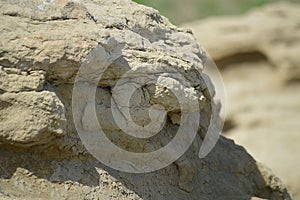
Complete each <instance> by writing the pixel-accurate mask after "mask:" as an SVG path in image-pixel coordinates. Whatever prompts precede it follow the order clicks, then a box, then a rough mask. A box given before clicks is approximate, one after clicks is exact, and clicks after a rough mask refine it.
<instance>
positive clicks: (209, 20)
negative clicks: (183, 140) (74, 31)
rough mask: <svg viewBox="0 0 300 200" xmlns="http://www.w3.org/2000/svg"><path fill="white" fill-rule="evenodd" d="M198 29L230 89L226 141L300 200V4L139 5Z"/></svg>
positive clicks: (213, 0)
mask: <svg viewBox="0 0 300 200" xmlns="http://www.w3.org/2000/svg"><path fill="white" fill-rule="evenodd" d="M135 1H136V2H138V3H141V4H145V5H148V6H151V7H153V8H155V9H157V10H159V11H160V13H161V14H162V15H164V16H166V17H167V18H169V20H170V21H171V22H172V23H173V24H176V25H179V26H181V27H185V28H188V29H191V30H192V31H193V33H194V35H195V37H196V38H197V39H198V41H199V43H200V44H201V45H202V46H203V48H204V49H205V50H206V51H207V53H208V54H209V55H210V56H211V57H212V59H213V60H214V62H215V63H216V64H217V66H218V68H219V70H220V72H221V74H222V78H223V81H224V86H225V93H226V95H227V97H226V101H227V102H226V112H227V117H226V121H225V127H224V130H223V133H222V134H223V135H224V136H225V137H228V138H230V139H233V140H234V141H235V142H236V143H237V144H239V145H242V146H244V147H245V148H246V150H247V151H248V152H249V153H250V154H251V155H252V156H253V157H254V158H255V159H256V160H257V161H258V162H261V163H263V164H265V165H266V166H268V167H269V168H270V169H271V170H272V171H273V172H274V173H275V174H276V175H277V176H278V177H280V179H281V180H282V181H283V183H284V184H285V185H287V187H288V188H289V190H290V192H291V193H292V195H293V196H294V199H300V169H299V166H300V4H299V3H300V0H285V1H279V0H278V1H277V0H185V1H182V0H135Z"/></svg>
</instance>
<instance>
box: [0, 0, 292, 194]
mask: <svg viewBox="0 0 300 200" xmlns="http://www.w3.org/2000/svg"><path fill="white" fill-rule="evenodd" d="M0 13H1V14H0V18H1V24H0V37H1V43H0V44H1V46H0V55H1V57H0V65H1V68H0V69H1V71H0V75H1V76H0V78H1V79H0V92H1V96H0V108H1V110H0V114H1V115H0V141H1V146H0V158H1V159H0V197H1V198H2V199H251V198H252V197H259V198H265V199H290V196H289V194H288V192H287V190H286V188H285V186H284V185H282V184H281V182H280V180H279V179H278V178H277V177H276V176H274V175H273V174H272V173H270V172H269V171H268V170H267V169H266V168H265V167H263V166H262V165H260V164H257V163H256V162H255V160H254V159H253V158H252V157H251V156H250V155H249V154H248V153H247V152H246V151H245V149H244V148H242V147H240V146H237V145H235V144H234V143H233V142H232V141H231V140H229V139H226V138H224V137H221V138H220V140H219V141H218V143H217V145H216V146H215V148H214V149H213V151H212V152H211V153H210V154H209V155H208V156H207V157H206V158H205V159H199V158H198V157H197V155H198V150H199V147H200V145H201V143H202V140H203V136H204V135H205V129H206V128H207V124H208V122H209V120H210V117H211V110H210V101H211V98H212V96H211V95H212V93H209V92H208V90H207V82H205V81H203V80H202V77H203V76H202V73H200V72H201V71H202V69H203V64H204V60H205V54H204V52H203V50H202V49H201V47H200V46H199V45H198V44H197V42H196V40H195V38H194V37H193V35H192V34H191V33H190V32H189V31H187V30H185V29H179V28H177V27H174V26H172V25H171V24H170V23H169V22H168V20H166V19H165V18H163V17H161V16H160V15H159V14H158V12H157V11H155V10H153V9H151V8H147V7H144V6H141V5H137V4H135V3H132V2H130V1H127V0H119V1H118V0H114V1H111V0H109V1H106V0H100V1H92V0H90V1H78V2H75V3H74V2H69V3H67V2H65V1H44V2H43V3H41V1H24V0H22V1H21V0H20V1H1V3H0ZM99 45H100V46H102V47H103V48H104V49H105V52H104V53H103V55H106V56H104V57H102V58H103V59H102V60H99V61H98V62H100V61H101V62H107V63H109V62H110V61H111V62H112V64H111V65H110V66H109V67H108V69H107V70H106V71H105V72H104V73H103V76H102V79H101V81H100V82H99V84H98V90H97V95H96V107H97V113H98V114H99V119H100V123H102V125H103V127H104V129H105V130H106V131H107V135H108V136H110V137H111V139H112V140H116V141H114V142H115V143H118V144H119V145H120V146H121V147H122V148H124V149H127V150H131V151H136V152H140V151H146V152H147V151H151V150H153V149H157V148H160V147H161V146H163V145H165V144H166V143H167V142H168V141H169V139H170V138H171V137H173V135H174V134H175V133H176V131H177V128H178V119H177V118H178V115H180V112H179V111H178V108H179V107H178V103H176V98H175V97H174V95H172V94H171V93H170V91H169V90H168V89H166V88H164V87H161V86H156V85H148V86H147V87H145V88H142V89H141V90H138V92H137V93H135V94H134V95H135V99H136V100H135V101H133V103H132V105H131V107H132V109H133V112H132V115H133V116H135V117H133V118H134V120H136V122H137V123H138V124H142V125H144V124H147V121H148V120H149V119H148V118H147V117H145V115H146V114H145V112H144V110H143V109H144V108H148V107H149V106H151V105H153V104H157V103H159V104H161V105H162V106H165V107H166V109H167V111H168V116H169V118H170V120H167V123H166V125H165V127H164V128H163V130H162V133H161V134H160V137H156V138H154V139H153V140H150V141H147V142H145V141H144V142H139V143H136V141H134V140H133V141H132V140H131V139H130V138H126V137H124V138H122V137H121V136H122V134H120V130H119V129H118V127H116V124H115V122H114V121H113V120H112V117H111V115H110V114H111V113H109V99H110V95H111V92H112V91H113V88H114V86H115V84H116V82H117V80H118V79H120V78H121V77H122V75H123V74H124V73H125V72H127V71H129V70H137V71H138V70H139V69H140V68H141V67H144V68H145V70H146V71H147V72H148V73H147V74H146V75H147V76H150V77H151V76H152V75H155V76H158V77H160V78H162V79H166V80H168V78H174V79H177V76H178V74H181V76H183V77H184V78H185V79H186V80H185V81H180V80H179V81H180V85H177V86H178V87H179V88H180V89H183V90H184V91H186V92H187V96H188V97H190V98H196V99H198V100H199V105H200V107H199V109H201V114H202V115H201V121H200V129H199V134H197V136H196V139H195V142H194V143H193V145H192V146H191V147H190V148H189V150H188V151H187V152H186V153H185V155H184V156H182V157H181V158H180V159H179V160H178V161H176V162H175V163H173V164H171V165H170V166H168V167H166V168H164V169H161V170H159V171H155V172H151V173H146V174H129V173H122V172H119V171H116V170H112V169H110V168H108V167H105V166H104V165H102V164H101V163H100V162H99V161H97V160H96V159H95V158H93V157H92V156H91V155H90V154H89V152H87V151H86V150H85V148H84V147H83V145H82V143H81V141H80V139H79V137H78V135H77V133H76V130H75V128H74V124H73V118H72V107H71V100H72V99H71V98H72V88H73V84H74V79H75V76H76V74H77V71H78V69H79V67H80V66H81V65H82V64H83V63H85V62H87V60H89V56H88V55H89V53H90V52H91V51H92V49H95V48H96V47H99ZM118 52H119V53H120V55H119V56H117V57H115V55H117V54H118ZM94 61H95V60H94ZM96 61H97V60H96ZM149 66H157V68H153V69H152V68H149ZM145 70H144V71H145ZM174 70H175V71H176V73H174ZM94 75H95V77H92V78H96V77H97V76H98V74H94ZM177 86H176V85H174V87H177ZM86 87H87V86H86ZM82 93H83V95H84V90H82ZM138 107H141V109H137V108H138ZM87 123H88V122H87ZM86 128H90V127H89V126H87V127H86ZM118 134H119V135H120V137H121V139H120V137H116V135H118ZM117 139H120V140H117Z"/></svg>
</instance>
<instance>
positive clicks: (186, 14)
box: [134, 0, 300, 25]
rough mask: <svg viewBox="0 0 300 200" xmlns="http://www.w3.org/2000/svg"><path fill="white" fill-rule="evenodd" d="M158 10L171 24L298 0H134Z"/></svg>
mask: <svg viewBox="0 0 300 200" xmlns="http://www.w3.org/2000/svg"><path fill="white" fill-rule="evenodd" d="M134 1H135V2H137V3H140V4H144V5H147V6H150V7H152V8H155V9H157V10H159V12H160V13H161V14H162V15H163V16H165V17H167V18H168V19H169V20H170V21H171V22H172V23H173V24H176V25H178V24H182V23H184V22H189V21H194V20H196V19H201V18H205V17H208V16H218V15H233V14H242V13H245V12H247V11H248V10H250V9H251V8H253V7H259V6H263V5H265V4H270V3H274V2H280V1H281V2H284V1H289V2H295V3H296V2H299V1H300V0H184V1H182V0H134Z"/></svg>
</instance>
